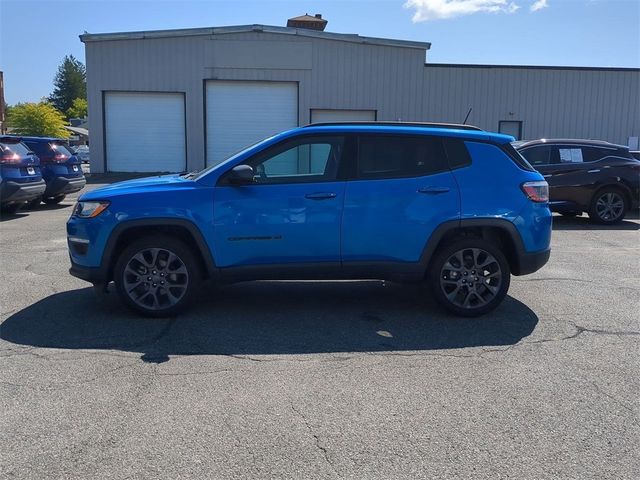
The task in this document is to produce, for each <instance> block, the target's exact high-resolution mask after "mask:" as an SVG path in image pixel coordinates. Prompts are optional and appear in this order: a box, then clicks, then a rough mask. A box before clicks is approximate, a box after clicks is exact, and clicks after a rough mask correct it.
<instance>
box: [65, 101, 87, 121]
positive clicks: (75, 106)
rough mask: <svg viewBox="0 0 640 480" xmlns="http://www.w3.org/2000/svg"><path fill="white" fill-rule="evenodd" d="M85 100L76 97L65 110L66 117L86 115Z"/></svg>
mask: <svg viewBox="0 0 640 480" xmlns="http://www.w3.org/2000/svg"><path fill="white" fill-rule="evenodd" d="M87 108H88V106H87V101H86V100H85V99H84V98H76V99H74V100H73V103H72V104H71V108H69V110H67V118H84V117H86V116H87Z"/></svg>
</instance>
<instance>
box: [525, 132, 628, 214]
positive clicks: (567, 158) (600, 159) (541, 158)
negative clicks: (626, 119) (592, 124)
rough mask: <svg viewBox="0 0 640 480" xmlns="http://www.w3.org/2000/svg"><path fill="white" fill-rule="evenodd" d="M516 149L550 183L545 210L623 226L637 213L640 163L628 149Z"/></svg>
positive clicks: (602, 145)
mask: <svg viewBox="0 0 640 480" xmlns="http://www.w3.org/2000/svg"><path fill="white" fill-rule="evenodd" d="M514 146H515V147H516V148H517V149H518V151H519V152H520V154H522V156H523V157H525V158H526V159H527V160H528V161H529V163H530V164H531V165H533V167H534V168H535V169H536V170H538V171H539V172H540V173H542V175H543V176H544V178H545V179H546V180H547V182H548V183H549V206H550V208H551V210H552V211H554V212H558V213H561V214H563V215H567V216H574V215H579V214H581V213H582V212H587V213H588V214H589V217H590V218H591V219H592V220H593V221H594V222H597V223H604V224H613V223H617V222H620V221H622V219H623V218H624V216H625V214H626V212H627V211H628V210H629V209H630V208H632V207H637V205H638V198H639V197H640V162H639V161H638V160H636V159H635V158H634V157H633V156H632V155H631V153H630V152H629V149H628V148H627V147H624V146H621V145H615V144H612V143H608V142H602V141H597V140H545V139H543V140H533V141H525V142H514Z"/></svg>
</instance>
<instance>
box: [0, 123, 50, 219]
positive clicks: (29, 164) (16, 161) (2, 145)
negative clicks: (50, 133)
mask: <svg viewBox="0 0 640 480" xmlns="http://www.w3.org/2000/svg"><path fill="white" fill-rule="evenodd" d="M44 190H45V182H44V180H43V179H42V174H41V172H40V160H38V157H36V156H35V154H34V153H33V152H32V151H30V150H29V148H28V147H27V146H26V145H25V144H24V143H22V139H21V138H20V137H13V136H5V135H0V210H2V212H3V213H14V212H15V211H16V210H18V209H19V208H20V207H22V206H23V205H24V204H25V202H31V201H33V199H34V198H38V197H40V196H41V195H42V194H43V193H44Z"/></svg>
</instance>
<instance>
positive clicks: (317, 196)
mask: <svg viewBox="0 0 640 480" xmlns="http://www.w3.org/2000/svg"><path fill="white" fill-rule="evenodd" d="M337 196H338V194H337V193H329V192H320V193H307V194H306V195H305V196H304V198H308V199H310V200H327V199H329V198H336V197H337Z"/></svg>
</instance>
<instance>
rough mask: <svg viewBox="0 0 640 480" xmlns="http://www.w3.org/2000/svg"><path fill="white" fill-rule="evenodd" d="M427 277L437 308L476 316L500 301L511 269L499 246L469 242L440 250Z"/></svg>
mask: <svg viewBox="0 0 640 480" xmlns="http://www.w3.org/2000/svg"><path fill="white" fill-rule="evenodd" d="M429 277H430V282H431V287H432V289H433V293H434V296H435V298H436V300H437V301H438V303H440V305H442V306H443V307H444V308H446V309H447V310H449V311H450V312H452V313H454V314H456V315H460V316H463V317H477V316H479V315H483V314H485V313H488V312H490V311H491V310H493V309H494V308H496V307H497V306H498V305H499V304H500V302H502V300H503V299H504V297H505V296H506V294H507V291H508V290H509V283H510V280H511V269H510V268H509V262H508V261H507V259H506V257H505V256H504V254H503V253H502V251H501V250H500V249H499V248H498V247H496V246H494V245H493V244H492V243H489V242H487V241H485V240H482V239H468V240H459V241H456V242H454V243H452V244H451V245H447V246H445V247H443V248H441V249H440V250H439V251H438V252H437V253H436V255H435V257H434V259H433V260H432V262H431V268H430V274H429Z"/></svg>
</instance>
